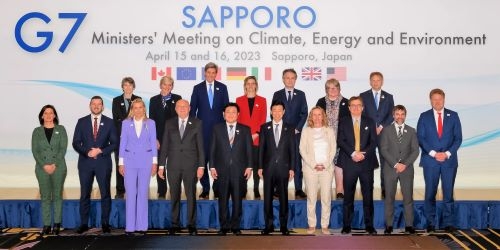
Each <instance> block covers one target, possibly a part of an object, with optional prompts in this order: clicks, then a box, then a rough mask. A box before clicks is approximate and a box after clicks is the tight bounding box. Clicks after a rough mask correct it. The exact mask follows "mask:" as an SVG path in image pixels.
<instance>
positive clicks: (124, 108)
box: [111, 77, 140, 199]
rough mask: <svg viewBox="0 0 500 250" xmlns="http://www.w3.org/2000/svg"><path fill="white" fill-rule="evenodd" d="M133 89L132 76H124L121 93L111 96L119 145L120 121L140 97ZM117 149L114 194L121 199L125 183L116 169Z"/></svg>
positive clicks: (116, 164)
mask: <svg viewBox="0 0 500 250" xmlns="http://www.w3.org/2000/svg"><path fill="white" fill-rule="evenodd" d="M134 89H135V81H134V79H133V78H132V77H125V78H123V79H122V90H123V94H122V95H119V96H117V97H115V98H113V107H112V110H111V111H112V113H113V121H114V122H115V127H116V136H117V138H118V145H120V134H121V133H122V121H123V120H124V119H126V118H127V117H128V112H129V110H130V104H131V103H132V101H133V100H135V99H136V98H140V97H139V96H136V95H134V94H133V92H134ZM118 150H119V146H117V147H116V148H115V166H116V168H115V170H116V171H115V176H116V195H115V199H123V197H124V195H125V184H124V182H123V176H122V175H121V174H120V173H119V171H118V169H119V166H118Z"/></svg>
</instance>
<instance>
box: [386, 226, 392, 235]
mask: <svg viewBox="0 0 500 250" xmlns="http://www.w3.org/2000/svg"><path fill="white" fill-rule="evenodd" d="M384 234H392V227H386V228H385V230H384Z"/></svg>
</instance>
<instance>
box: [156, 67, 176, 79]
mask: <svg viewBox="0 0 500 250" xmlns="http://www.w3.org/2000/svg"><path fill="white" fill-rule="evenodd" d="M171 75H172V68H171V67H166V68H165V71H164V70H163V68H160V70H159V71H158V68H157V67H151V80H153V81H156V80H157V79H158V78H162V77H164V76H171Z"/></svg>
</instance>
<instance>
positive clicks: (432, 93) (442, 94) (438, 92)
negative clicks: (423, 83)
mask: <svg viewBox="0 0 500 250" xmlns="http://www.w3.org/2000/svg"><path fill="white" fill-rule="evenodd" d="M434 94H438V95H441V96H442V97H443V98H444V97H445V95H444V91H443V90H442V89H437V88H436V89H433V90H431V92H430V93H429V99H430V98H432V96H433V95H434Z"/></svg>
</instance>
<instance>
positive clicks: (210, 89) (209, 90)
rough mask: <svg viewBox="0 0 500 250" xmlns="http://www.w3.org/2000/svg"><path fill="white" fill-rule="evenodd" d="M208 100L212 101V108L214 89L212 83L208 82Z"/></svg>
mask: <svg viewBox="0 0 500 250" xmlns="http://www.w3.org/2000/svg"><path fill="white" fill-rule="evenodd" d="M208 102H209V103H210V108H212V107H213V104H214V92H213V91H212V84H208Z"/></svg>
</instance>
